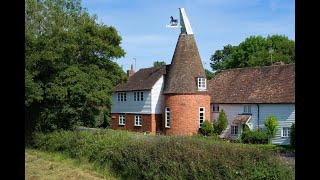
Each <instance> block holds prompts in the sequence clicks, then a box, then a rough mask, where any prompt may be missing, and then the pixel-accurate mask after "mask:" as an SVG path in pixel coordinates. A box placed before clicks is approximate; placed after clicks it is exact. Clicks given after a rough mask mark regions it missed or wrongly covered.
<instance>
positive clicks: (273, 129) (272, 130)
mask: <svg viewBox="0 0 320 180" xmlns="http://www.w3.org/2000/svg"><path fill="white" fill-rule="evenodd" d="M264 125H265V126H266V131H267V134H268V136H269V139H271V138H274V137H275V136H276V133H277V131H278V125H279V124H278V120H277V118H276V117H275V116H273V115H270V116H269V117H268V118H267V119H266V120H265V121H264Z"/></svg>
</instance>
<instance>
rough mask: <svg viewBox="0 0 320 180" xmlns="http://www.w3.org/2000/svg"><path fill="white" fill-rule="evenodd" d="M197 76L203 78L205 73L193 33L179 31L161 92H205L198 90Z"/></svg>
mask: <svg viewBox="0 0 320 180" xmlns="http://www.w3.org/2000/svg"><path fill="white" fill-rule="evenodd" d="M199 77H203V78H205V77H206V75H205V71H204V69H203V66H202V62H201V58H200V55H199V51H198V47H197V44H196V41H195V38H194V35H193V33H192V34H184V33H181V34H180V35H179V39H178V42H177V45H176V48H175V51H174V54H173V57H172V61H171V65H170V69H169V71H168V72H167V75H166V78H165V86H164V90H163V94H167V93H207V92H206V91H199V90H198V86H197V79H198V78H199Z"/></svg>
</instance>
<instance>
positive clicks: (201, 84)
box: [198, 78, 206, 90]
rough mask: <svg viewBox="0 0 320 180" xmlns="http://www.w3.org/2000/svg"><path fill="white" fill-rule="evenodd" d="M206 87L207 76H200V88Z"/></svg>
mask: <svg viewBox="0 0 320 180" xmlns="http://www.w3.org/2000/svg"><path fill="white" fill-rule="evenodd" d="M205 89H206V78H198V90H205Z"/></svg>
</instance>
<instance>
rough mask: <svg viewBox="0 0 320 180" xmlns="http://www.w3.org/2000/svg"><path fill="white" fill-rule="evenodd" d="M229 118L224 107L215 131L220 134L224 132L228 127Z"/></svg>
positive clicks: (215, 125) (215, 124)
mask: <svg viewBox="0 0 320 180" xmlns="http://www.w3.org/2000/svg"><path fill="white" fill-rule="evenodd" d="M227 125H228V118H227V114H226V113H225V111H224V110H223V109H221V111H220V113H219V117H218V121H217V122H215V123H214V128H213V129H214V132H215V133H216V134H218V135H220V134H222V132H223V131H224V130H225V129H226V128H227Z"/></svg>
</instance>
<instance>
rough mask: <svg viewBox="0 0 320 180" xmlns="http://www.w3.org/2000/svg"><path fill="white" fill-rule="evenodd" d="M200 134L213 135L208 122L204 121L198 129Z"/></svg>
mask: <svg viewBox="0 0 320 180" xmlns="http://www.w3.org/2000/svg"><path fill="white" fill-rule="evenodd" d="M200 133H201V134H202V135H204V136H210V135H213V127H212V125H211V123H210V122H209V121H208V120H205V121H204V122H203V123H202V127H201V129H200Z"/></svg>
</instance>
